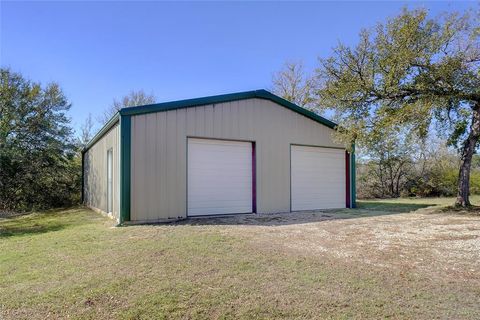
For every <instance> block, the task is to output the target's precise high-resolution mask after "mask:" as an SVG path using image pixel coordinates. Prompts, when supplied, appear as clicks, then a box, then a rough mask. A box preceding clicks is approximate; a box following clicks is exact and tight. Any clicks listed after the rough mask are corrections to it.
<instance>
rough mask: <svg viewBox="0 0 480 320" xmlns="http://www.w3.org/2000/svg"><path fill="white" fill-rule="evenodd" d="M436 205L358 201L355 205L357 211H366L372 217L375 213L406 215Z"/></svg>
mask: <svg viewBox="0 0 480 320" xmlns="http://www.w3.org/2000/svg"><path fill="white" fill-rule="evenodd" d="M435 205H436V204H434V203H430V204H428V203H427V204H425V203H423V204H419V203H393V202H383V201H359V202H358V203H357V210H358V209H360V210H368V211H371V212H372V215H376V214H375V213H376V212H384V214H395V213H406V212H412V211H415V210H418V209H422V208H427V207H432V206H435Z"/></svg>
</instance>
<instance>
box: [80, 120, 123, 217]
mask: <svg viewBox="0 0 480 320" xmlns="http://www.w3.org/2000/svg"><path fill="white" fill-rule="evenodd" d="M119 133H120V126H119V125H118V124H116V125H114V126H113V127H112V128H111V129H110V130H109V131H108V132H107V133H105V134H104V135H103V137H102V138H100V139H99V140H98V141H97V142H96V143H95V144H94V145H93V146H91V147H90V148H89V149H88V150H87V151H86V152H85V154H84V155H83V157H84V158H83V179H84V180H83V185H84V189H83V197H84V199H83V201H84V204H85V205H87V206H89V207H91V208H93V209H96V210H99V211H101V212H103V213H106V212H107V151H108V150H109V149H112V151H113V212H112V215H113V217H114V218H115V219H116V220H118V219H119V216H120V208H119V186H120V179H119V178H120V176H119V168H120V167H119V159H120V154H119V138H120V135H119Z"/></svg>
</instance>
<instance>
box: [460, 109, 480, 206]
mask: <svg viewBox="0 0 480 320" xmlns="http://www.w3.org/2000/svg"><path fill="white" fill-rule="evenodd" d="M479 137H480V103H477V104H475V106H474V107H473V115H472V123H471V126H470V133H469V135H468V138H467V140H466V141H465V144H464V146H463V150H462V157H461V158H460V170H459V173H458V193H457V201H456V202H455V205H456V206H460V207H467V206H470V199H469V196H470V168H471V166H472V157H473V154H474V153H475V148H476V146H477V142H478V139H479Z"/></svg>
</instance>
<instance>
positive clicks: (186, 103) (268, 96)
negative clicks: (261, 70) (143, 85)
mask: <svg viewBox="0 0 480 320" xmlns="http://www.w3.org/2000/svg"><path fill="white" fill-rule="evenodd" d="M253 98H258V99H265V100H270V101H273V102H275V103H277V104H279V105H281V106H283V107H285V108H287V109H290V110H292V111H295V112H297V113H300V114H302V115H304V116H305V117H307V118H310V119H312V120H314V121H316V122H319V123H321V124H323V125H325V126H327V127H329V128H332V129H334V128H336V127H337V124H336V123H334V122H332V121H330V120H327V119H325V118H323V117H321V116H319V115H317V114H315V113H313V112H311V111H308V110H307V109H304V108H302V107H299V106H297V105H296V104H294V103H291V102H290V101H287V100H285V99H283V98H280V97H279V96H276V95H274V94H273V93H270V92H268V91H267V90H255V91H246V92H238V93H231V94H222V95H218V96H210V97H204V98H196V99H187V100H179V101H172V102H164V103H156V104H149V105H145V106H138V107H129V108H123V109H121V110H120V114H121V115H122V116H123V115H125V116H126V115H129V116H133V115H140V114H146V113H152V112H161V111H168V110H175V109H182V108H190V107H197V106H204V105H209V104H217V103H225V102H231V101H238V100H245V99H253Z"/></svg>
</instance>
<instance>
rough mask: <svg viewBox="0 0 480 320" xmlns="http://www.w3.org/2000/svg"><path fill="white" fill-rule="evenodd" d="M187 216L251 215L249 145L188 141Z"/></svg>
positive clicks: (235, 142)
mask: <svg viewBox="0 0 480 320" xmlns="http://www.w3.org/2000/svg"><path fill="white" fill-rule="evenodd" d="M187 179H188V200H187V201H188V208H187V210H188V215H189V216H196V215H213V214H229V213H250V212H252V144H251V143H250V142H239V141H223V140H208V139H194V138H190V139H188V178H187Z"/></svg>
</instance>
